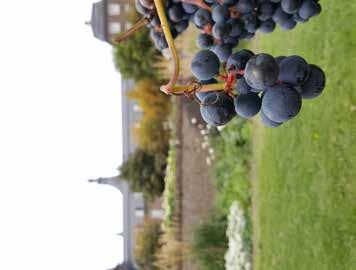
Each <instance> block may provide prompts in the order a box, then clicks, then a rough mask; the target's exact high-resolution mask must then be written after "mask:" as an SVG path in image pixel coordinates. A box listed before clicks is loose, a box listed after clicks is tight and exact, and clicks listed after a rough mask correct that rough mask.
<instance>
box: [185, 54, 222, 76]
mask: <svg viewBox="0 0 356 270" xmlns="http://www.w3.org/2000/svg"><path fill="white" fill-rule="evenodd" d="M190 68H191V71H192V73H193V75H194V76H195V77H196V78H197V79H198V80H200V81H205V80H210V79H212V78H213V77H214V76H215V75H216V74H218V72H219V68H220V62H219V58H218V56H217V55H216V54H215V53H213V52H212V51H209V50H203V51H200V52H198V53H197V54H196V55H195V56H194V58H193V60H192V63H191V67H190Z"/></svg>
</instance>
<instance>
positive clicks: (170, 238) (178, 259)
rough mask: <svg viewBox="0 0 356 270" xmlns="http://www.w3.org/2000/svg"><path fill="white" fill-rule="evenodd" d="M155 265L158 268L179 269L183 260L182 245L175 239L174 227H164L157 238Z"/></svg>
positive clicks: (166, 269) (161, 269) (164, 269)
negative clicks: (157, 247)
mask: <svg viewBox="0 0 356 270" xmlns="http://www.w3.org/2000/svg"><path fill="white" fill-rule="evenodd" d="M159 246H160V247H159V249H157V251H156V256H155V259H156V261H155V265H156V267H157V269H158V270H179V269H180V265H181V264H182V262H183V260H184V249H185V248H184V245H183V243H182V242H181V241H179V240H178V239H177V232H176V227H175V226H171V227H170V228H166V229H165V230H164V231H163V233H162V234H161V236H160V239H159Z"/></svg>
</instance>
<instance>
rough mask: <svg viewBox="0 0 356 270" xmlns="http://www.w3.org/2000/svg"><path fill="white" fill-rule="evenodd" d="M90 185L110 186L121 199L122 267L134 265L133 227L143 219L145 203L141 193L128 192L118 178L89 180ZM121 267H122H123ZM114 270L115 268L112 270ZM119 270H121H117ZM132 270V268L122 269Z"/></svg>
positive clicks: (122, 181)
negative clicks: (119, 194) (116, 190)
mask: <svg viewBox="0 0 356 270" xmlns="http://www.w3.org/2000/svg"><path fill="white" fill-rule="evenodd" d="M89 182H90V183H97V184H103V185H110V186H113V187H115V188H117V189H118V190H119V191H120V192H121V194H122V197H123V225H124V226H123V227H124V228H123V232H122V234H121V235H122V237H123V241H124V250H123V252H124V264H123V265H124V266H125V267H128V266H130V265H131V266H133V265H135V259H134V243H135V235H134V228H135V226H138V225H141V224H142V223H143V218H144V208H145V203H144V199H143V195H142V194H141V193H135V192H132V191H131V190H130V187H129V185H128V183H127V182H126V181H124V180H121V179H120V178H119V177H118V176H114V177H107V178H98V179H95V180H89ZM124 266H123V267H124ZM114 269H116V268H114ZM118 269H121V268H118ZM123 269H125V270H126V269H129V270H131V269H133V268H123Z"/></svg>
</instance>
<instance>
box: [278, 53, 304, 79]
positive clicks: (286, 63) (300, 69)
mask: <svg viewBox="0 0 356 270" xmlns="http://www.w3.org/2000/svg"><path fill="white" fill-rule="evenodd" d="M308 75H309V65H308V63H307V61H305V60H304V59H303V58H302V57H300V56H297V55H293V56H288V57H286V58H284V59H283V60H282V61H281V63H280V64H279V76H278V80H280V81H282V82H283V83H284V84H288V85H291V86H298V85H301V84H302V83H303V82H304V81H305V80H306V79H307V78H308Z"/></svg>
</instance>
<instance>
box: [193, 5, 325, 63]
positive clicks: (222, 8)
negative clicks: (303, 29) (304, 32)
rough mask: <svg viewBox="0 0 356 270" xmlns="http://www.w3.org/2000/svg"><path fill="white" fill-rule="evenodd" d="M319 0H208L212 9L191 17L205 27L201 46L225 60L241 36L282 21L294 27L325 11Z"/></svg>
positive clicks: (271, 28) (265, 30)
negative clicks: (322, 9) (322, 10)
mask: <svg viewBox="0 0 356 270" xmlns="http://www.w3.org/2000/svg"><path fill="white" fill-rule="evenodd" d="M318 1H319V0H205V2H206V3H207V4H208V5H209V6H210V9H211V12H210V11H209V10H207V9H202V8H199V9H197V10H196V11H195V12H194V17H193V18H192V19H191V21H193V23H194V24H195V25H196V27H198V28H199V29H201V30H202V33H201V34H199V36H198V38H197V45H198V47H200V48H201V49H210V50H212V51H213V52H215V53H216V54H217V56H218V57H219V60H220V62H225V61H226V60H227V58H228V57H229V56H230V54H231V52H232V49H233V48H234V47H236V46H237V45H238V43H239V41H240V40H242V39H251V38H253V37H254V35H255V33H256V32H257V31H260V32H263V33H271V32H273V31H274V30H275V28H276V25H277V24H278V25H279V26H280V27H281V28H282V29H285V30H291V29H293V28H294V27H295V26H296V25H297V23H298V22H302V23H304V22H307V21H308V20H309V19H310V18H311V17H313V16H316V15H318V14H319V13H320V12H321V6H320V4H319V3H318Z"/></svg>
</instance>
